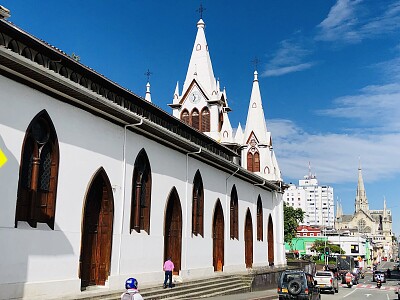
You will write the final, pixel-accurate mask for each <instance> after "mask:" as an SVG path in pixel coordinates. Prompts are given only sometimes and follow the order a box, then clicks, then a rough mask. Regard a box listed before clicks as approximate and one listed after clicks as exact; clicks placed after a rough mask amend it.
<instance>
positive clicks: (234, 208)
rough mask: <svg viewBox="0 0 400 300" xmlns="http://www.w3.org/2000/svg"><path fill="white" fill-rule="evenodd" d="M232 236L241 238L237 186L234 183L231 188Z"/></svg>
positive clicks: (232, 237)
mask: <svg viewBox="0 0 400 300" xmlns="http://www.w3.org/2000/svg"><path fill="white" fill-rule="evenodd" d="M230 237H231V239H237V240H238V239H239V204H238V195H237V191H236V186H235V185H233V187H232V190H231V201H230Z"/></svg>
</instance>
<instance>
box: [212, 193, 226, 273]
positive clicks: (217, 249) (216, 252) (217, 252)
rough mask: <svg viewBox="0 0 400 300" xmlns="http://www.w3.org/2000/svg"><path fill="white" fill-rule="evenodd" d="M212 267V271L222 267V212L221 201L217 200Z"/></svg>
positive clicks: (220, 269) (214, 218) (221, 269)
mask: <svg viewBox="0 0 400 300" xmlns="http://www.w3.org/2000/svg"><path fill="white" fill-rule="evenodd" d="M213 266H214V271H223V267H224V212H223V211H222V206H221V201H219V199H218V200H217V203H216V204H215V209H214V217H213Z"/></svg>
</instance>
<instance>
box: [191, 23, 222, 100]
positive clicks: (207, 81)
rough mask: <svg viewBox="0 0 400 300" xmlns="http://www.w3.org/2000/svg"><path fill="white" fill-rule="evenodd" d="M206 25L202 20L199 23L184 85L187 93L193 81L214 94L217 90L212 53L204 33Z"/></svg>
mask: <svg viewBox="0 0 400 300" xmlns="http://www.w3.org/2000/svg"><path fill="white" fill-rule="evenodd" d="M204 28H205V23H204V21H203V20H202V19H200V20H199V21H198V22H197V35H196V39H195V41H194V45H193V50H192V56H191V57H190V62H189V67H188V70H187V73H186V79H185V82H184V83H183V90H184V91H186V90H187V89H188V88H189V85H190V84H191V83H192V81H193V79H196V81H197V83H198V84H200V85H201V87H202V88H203V89H204V90H205V91H206V92H208V93H209V94H211V93H212V91H214V90H215V89H216V86H215V82H216V81H215V77H214V71H213V67H212V64H211V58H210V53H209V52H208V44H207V40H206V34H205V31H204Z"/></svg>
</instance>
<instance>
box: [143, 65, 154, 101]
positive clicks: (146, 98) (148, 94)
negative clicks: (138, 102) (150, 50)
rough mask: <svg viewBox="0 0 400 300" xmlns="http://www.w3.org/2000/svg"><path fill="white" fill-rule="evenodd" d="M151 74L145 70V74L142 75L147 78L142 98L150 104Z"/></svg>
mask: <svg viewBox="0 0 400 300" xmlns="http://www.w3.org/2000/svg"><path fill="white" fill-rule="evenodd" d="M151 74H152V73H151V72H150V70H149V69H147V72H146V73H144V75H146V76H147V84H146V96H145V97H144V99H145V100H147V101H149V102H151V93H150V75H151Z"/></svg>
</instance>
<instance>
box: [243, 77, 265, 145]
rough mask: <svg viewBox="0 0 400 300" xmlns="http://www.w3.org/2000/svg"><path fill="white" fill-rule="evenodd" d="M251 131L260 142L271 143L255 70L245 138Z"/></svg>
mask: <svg viewBox="0 0 400 300" xmlns="http://www.w3.org/2000/svg"><path fill="white" fill-rule="evenodd" d="M251 133H253V134H254V135H255V137H256V138H257V140H258V141H259V143H260V144H263V145H268V146H269V145H270V139H269V138H270V135H269V133H268V131H267V124H266V122H265V116H264V109H263V106H262V101H261V93H260V86H259V84H258V72H257V71H254V79H253V88H252V90H251V96H250V103H249V109H248V111H247V120H246V128H245V132H244V136H245V138H249V137H250V135H251Z"/></svg>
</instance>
